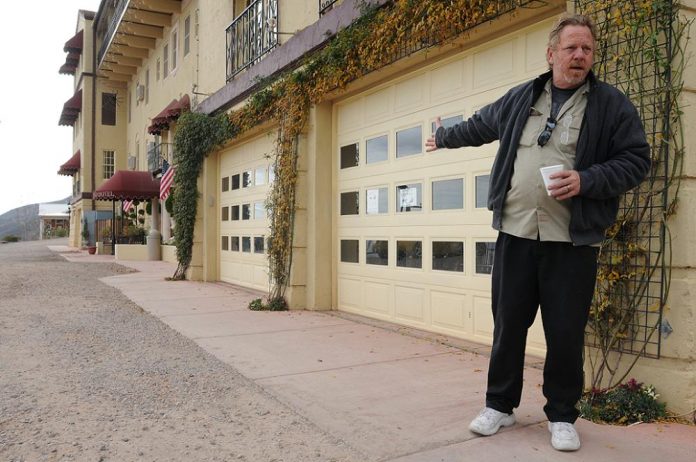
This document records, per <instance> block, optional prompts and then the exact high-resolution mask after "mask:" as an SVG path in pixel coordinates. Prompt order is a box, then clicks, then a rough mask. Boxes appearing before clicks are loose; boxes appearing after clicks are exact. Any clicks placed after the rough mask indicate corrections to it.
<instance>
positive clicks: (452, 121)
mask: <svg viewBox="0 0 696 462" xmlns="http://www.w3.org/2000/svg"><path fill="white" fill-rule="evenodd" d="M463 120H464V116H460V115H458V116H452V117H446V118H444V119H441V120H440V122H441V123H442V126H443V127H444V128H450V127H454V126H455V125H457V124H458V123H459V122H461V121H463ZM430 132H431V133H433V134H435V122H433V123H432V124H431V125H430Z"/></svg>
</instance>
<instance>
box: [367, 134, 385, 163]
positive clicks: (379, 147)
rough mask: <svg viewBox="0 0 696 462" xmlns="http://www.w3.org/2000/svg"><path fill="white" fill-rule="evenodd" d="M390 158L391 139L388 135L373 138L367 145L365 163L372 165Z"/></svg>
mask: <svg viewBox="0 0 696 462" xmlns="http://www.w3.org/2000/svg"><path fill="white" fill-rule="evenodd" d="M388 158H389V138H388V137H387V135H384V136H378V137H377V138H371V139H369V140H367V142H366V143H365V162H367V163H368V164H372V163H375V162H383V161H385V160H387V159H388Z"/></svg>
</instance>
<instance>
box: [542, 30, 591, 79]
mask: <svg viewBox="0 0 696 462" xmlns="http://www.w3.org/2000/svg"><path fill="white" fill-rule="evenodd" d="M546 59H547V61H548V62H549V65H550V66H551V69H552V70H553V84H554V85H555V86H556V87H557V88H576V87H579V86H580V85H582V83H583V82H585V78H586V77H587V74H588V73H589V72H590V69H592V64H593V62H594V41H593V40H592V33H591V32H590V29H588V28H587V27H585V26H566V27H564V28H563V29H562V30H561V33H560V35H559V41H558V44H556V46H555V47H553V48H548V49H547V50H546Z"/></svg>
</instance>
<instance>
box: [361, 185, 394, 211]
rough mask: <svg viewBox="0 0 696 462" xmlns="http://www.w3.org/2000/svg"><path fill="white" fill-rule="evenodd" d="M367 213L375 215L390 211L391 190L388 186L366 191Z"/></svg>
mask: <svg viewBox="0 0 696 462" xmlns="http://www.w3.org/2000/svg"><path fill="white" fill-rule="evenodd" d="M365 200H366V202H367V203H366V204H365V213H367V214H368V215H374V214H379V213H387V212H389V190H388V189H387V188H371V189H368V190H366V191H365Z"/></svg>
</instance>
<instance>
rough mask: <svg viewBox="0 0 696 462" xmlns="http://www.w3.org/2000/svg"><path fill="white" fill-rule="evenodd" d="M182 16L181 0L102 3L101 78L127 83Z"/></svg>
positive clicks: (98, 37) (98, 31)
mask: <svg viewBox="0 0 696 462" xmlns="http://www.w3.org/2000/svg"><path fill="white" fill-rule="evenodd" d="M179 13H181V0H114V1H107V2H102V6H101V9H100V10H99V12H98V13H97V17H96V19H95V22H96V44H97V46H98V47H99V48H98V50H97V68H98V71H99V75H100V76H102V77H107V78H109V79H110V80H116V81H122V82H128V81H129V80H130V79H131V77H132V76H133V75H135V73H136V72H137V70H138V67H140V66H141V65H142V61H143V60H144V59H147V57H148V56H149V52H150V51H152V50H154V49H155V44H156V41H157V39H162V38H164V28H165V27H169V26H170V25H171V24H172V17H173V15H174V14H179Z"/></svg>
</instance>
